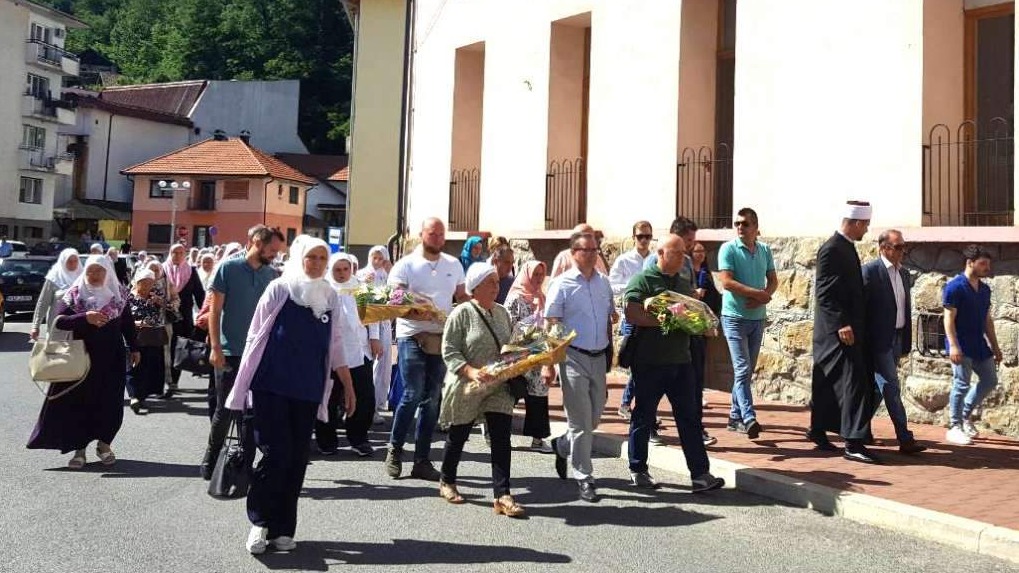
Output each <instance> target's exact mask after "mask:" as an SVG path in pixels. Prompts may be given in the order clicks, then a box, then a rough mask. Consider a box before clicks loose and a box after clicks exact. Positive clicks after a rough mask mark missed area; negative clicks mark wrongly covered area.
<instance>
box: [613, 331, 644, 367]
mask: <svg viewBox="0 0 1019 573" xmlns="http://www.w3.org/2000/svg"><path fill="white" fill-rule="evenodd" d="M639 332H640V327H639V326H634V327H633V331H632V332H630V334H627V335H625V336H623V338H622V340H621V341H620V342H619V352H618V354H617V356H616V364H618V365H619V367H620V368H630V367H632V366H633V359H634V357H635V356H636V355H637V335H638V333H639Z"/></svg>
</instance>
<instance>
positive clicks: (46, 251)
mask: <svg viewBox="0 0 1019 573" xmlns="http://www.w3.org/2000/svg"><path fill="white" fill-rule="evenodd" d="M78 246H79V245H77V244H74V243H68V242H66V241H55V242H49V241H44V242H42V243H36V244H34V245H32V247H31V248H30V249H28V254H30V255H41V256H46V257H55V256H57V255H59V254H60V251H62V250H64V249H68V248H70V249H74V250H76V251H77V250H78ZM79 252H80V251H79Z"/></svg>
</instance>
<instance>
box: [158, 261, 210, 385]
mask: <svg viewBox="0 0 1019 573" xmlns="http://www.w3.org/2000/svg"><path fill="white" fill-rule="evenodd" d="M186 254H187V253H186V251H185V249H184V245H181V244H176V245H173V246H172V247H170V252H169V254H168V256H167V260H166V262H165V263H163V270H164V271H165V272H166V279H167V281H168V282H169V283H170V286H172V287H173V291H174V292H176V293H177V297H178V300H180V304H179V305H178V311H179V313H178V315H177V316H176V318H177V319H178V320H176V321H174V322H173V325H172V326H173V331H172V334H173V337H172V338H171V339H170V346H169V354H170V355H169V365H170V387H169V388H168V389H167V391H166V394H165V395H164V398H169V397H171V396H173V394H174V393H175V392H176V391H177V384H178V383H179V382H180V373H181V370H180V368H173V361H174V359H175V355H176V353H177V340H179V339H181V338H191V337H193V336H194V333H195V317H194V314H195V311H196V310H198V309H200V308H202V303H204V302H205V289H204V288H202V283H201V281H200V280H199V278H198V273H196V272H194V267H192V266H191V263H190V262H189V261H188V260H187V259H186ZM191 255H192V256H197V255H198V249H191Z"/></svg>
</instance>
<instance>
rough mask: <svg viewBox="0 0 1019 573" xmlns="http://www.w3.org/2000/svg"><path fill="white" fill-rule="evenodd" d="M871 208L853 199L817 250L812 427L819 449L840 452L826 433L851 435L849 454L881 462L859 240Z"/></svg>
mask: <svg viewBox="0 0 1019 573" xmlns="http://www.w3.org/2000/svg"><path fill="white" fill-rule="evenodd" d="M870 218H871V207H870V204H869V203H865V202H862V201H849V202H848V203H847V204H846V205H845V207H844V209H843V214H842V226H841V228H840V229H839V230H838V231H837V232H836V233H835V234H834V235H832V237H831V238H830V239H828V240H827V241H826V242H825V243H824V245H822V246H821V249H820V250H819V251H818V252H817V274H816V281H815V287H814V288H815V294H814V296H815V299H816V300H817V306H816V309H815V312H814V344H813V351H814V371H813V377H812V381H811V393H810V394H811V410H810V430H809V431H808V432H807V437H808V438H810V440H812V441H813V442H814V444H816V446H817V448H818V449H820V450H825V451H834V450H835V449H836V448H835V446H834V445H832V443H831V442H830V441H828V437H827V436H826V433H827V432H837V433H839V434H840V435H841V436H842V438H843V439H845V452H844V454H843V457H845V458H846V459H847V460H850V461H855V462H862V463H869V464H875V463H879V462H878V460H877V458H876V457H874V454H873V453H871V452H870V451H869V450H868V449H867V448H866V446H865V443H866V441H867V440H868V439H870V436H871V432H870V419H871V413H872V412H873V401H874V383H873V380H872V379H871V377H870V373H869V369H868V367H867V359H866V355H865V353H864V346H865V344H864V340H863V336H864V332H865V326H866V322H865V320H866V308H865V307H866V303H865V301H864V287H863V274H862V273H861V270H860V257H859V255H857V253H856V246H855V245H854V243H855V242H856V241H859V240H861V239H863V236H864V235H865V234H867V229H868V227H869V226H870Z"/></svg>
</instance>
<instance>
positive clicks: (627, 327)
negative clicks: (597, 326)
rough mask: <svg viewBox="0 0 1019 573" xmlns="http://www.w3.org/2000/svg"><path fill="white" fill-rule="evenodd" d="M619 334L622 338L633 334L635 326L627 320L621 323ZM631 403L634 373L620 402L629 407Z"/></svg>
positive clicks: (627, 382)
mask: <svg viewBox="0 0 1019 573" xmlns="http://www.w3.org/2000/svg"><path fill="white" fill-rule="evenodd" d="M619 334H621V335H622V336H629V335H631V334H633V325H632V324H630V323H629V322H626V319H625V318H624V319H622V320H621V321H620V322H619ZM631 402H633V373H631V374H630V377H629V378H627V380H626V387H625V388H623V398H622V400H620V401H619V405H620V406H629V405H630V403H631Z"/></svg>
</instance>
